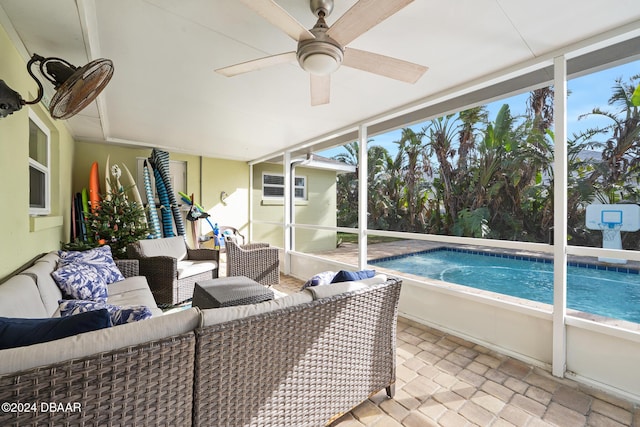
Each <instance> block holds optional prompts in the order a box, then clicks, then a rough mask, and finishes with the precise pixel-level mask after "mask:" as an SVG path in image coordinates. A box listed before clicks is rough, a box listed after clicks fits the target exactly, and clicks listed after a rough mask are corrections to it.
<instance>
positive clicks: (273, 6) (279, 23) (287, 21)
mask: <svg viewBox="0 0 640 427" xmlns="http://www.w3.org/2000/svg"><path fill="white" fill-rule="evenodd" d="M240 2H241V3H243V4H244V5H245V6H247V7H248V8H249V9H251V10H253V11H254V12H256V13H257V14H258V15H260V16H262V17H263V18H264V19H266V20H267V21H269V22H270V23H271V24H273V25H275V26H276V27H278V28H279V29H281V30H282V31H284V32H285V33H287V34H288V35H289V37H291V38H292V39H294V40H295V41H300V40H309V39H314V38H315V36H314V35H313V34H312V33H311V32H310V31H309V30H308V29H306V28H305V27H303V26H302V24H301V23H299V22H298V21H297V20H296V19H295V18H294V17H293V16H291V15H289V12H287V11H286V10H284V9H283V8H282V7H280V6H279V5H278V3H276V2H275V1H273V0H240Z"/></svg>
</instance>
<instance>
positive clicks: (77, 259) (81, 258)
mask: <svg viewBox="0 0 640 427" xmlns="http://www.w3.org/2000/svg"><path fill="white" fill-rule="evenodd" d="M58 255H59V256H60V262H59V263H58V267H64V266H66V265H69V264H88V265H90V266H92V267H94V268H95V269H96V270H98V273H99V274H100V275H101V276H102V277H103V278H104V280H105V282H106V283H107V285H109V284H111V283H115V282H119V281H121V280H124V276H123V275H122V273H121V272H120V270H119V269H118V266H117V265H116V263H115V262H114V261H113V255H112V254H111V247H110V246H109V245H104V246H100V247H97V248H93V249H89V250H86V251H59V252H58Z"/></svg>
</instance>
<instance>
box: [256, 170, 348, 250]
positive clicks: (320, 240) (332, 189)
mask: <svg viewBox="0 0 640 427" xmlns="http://www.w3.org/2000/svg"><path fill="white" fill-rule="evenodd" d="M265 172H266V173H272V174H277V175H282V174H283V171H282V165H279V164H274V163H261V164H258V165H255V166H254V168H253V218H255V219H258V220H260V221H267V222H278V223H282V222H283V218H284V201H283V200H265V199H263V198H262V175H263V173H265ZM295 175H296V176H305V177H306V179H307V200H304V201H302V200H298V201H296V203H295V223H296V224H315V225H323V226H328V227H335V226H336V225H337V224H336V173H335V172H334V171H327V170H319V169H312V168H305V167H300V166H299V167H297V168H295ZM253 233H254V236H253V239H252V240H253V241H255V242H269V243H271V244H272V245H275V246H279V247H284V232H283V230H282V227H281V226H278V225H272V224H260V223H257V224H254V226H253ZM336 238H337V234H336V232H335V231H326V230H305V229H301V228H298V229H297V230H296V231H295V248H296V250H298V251H301V252H318V251H322V250H328V249H335V247H336Z"/></svg>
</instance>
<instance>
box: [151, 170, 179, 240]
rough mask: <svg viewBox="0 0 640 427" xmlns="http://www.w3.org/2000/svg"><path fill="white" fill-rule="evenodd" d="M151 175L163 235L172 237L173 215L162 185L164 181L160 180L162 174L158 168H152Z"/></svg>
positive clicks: (165, 189) (173, 234)
mask: <svg viewBox="0 0 640 427" xmlns="http://www.w3.org/2000/svg"><path fill="white" fill-rule="evenodd" d="M153 175H154V176H155V178H156V192H157V193H158V199H160V216H161V217H162V233H163V235H164V237H174V236H175V235H176V234H175V233H174V232H173V215H172V212H171V202H169V195H168V194H167V188H166V187H165V186H164V181H162V176H161V175H160V171H159V170H158V169H156V168H153Z"/></svg>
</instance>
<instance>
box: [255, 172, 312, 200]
mask: <svg viewBox="0 0 640 427" xmlns="http://www.w3.org/2000/svg"><path fill="white" fill-rule="evenodd" d="M293 187H294V194H295V198H296V199H297V200H306V198H307V179H306V177H304V176H296V177H295V179H294V185H293ZM262 198H264V199H282V198H284V175H274V174H266V173H265V174H262Z"/></svg>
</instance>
